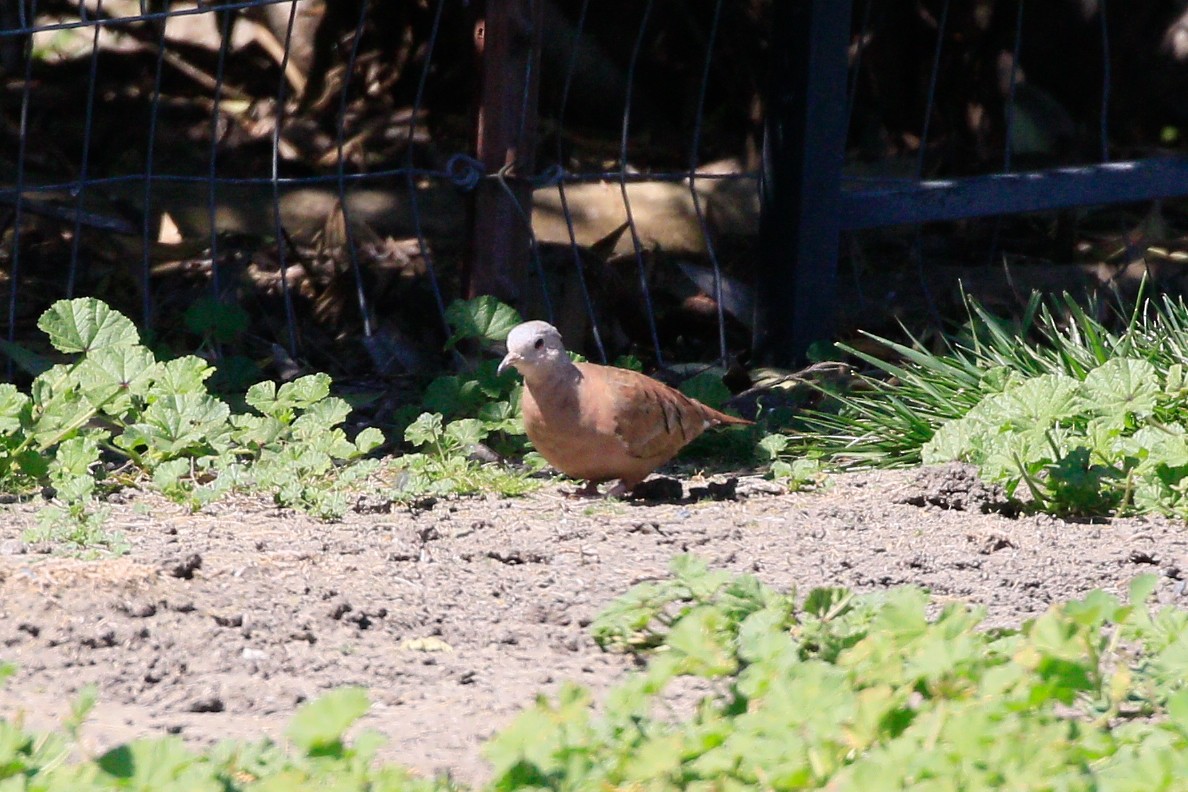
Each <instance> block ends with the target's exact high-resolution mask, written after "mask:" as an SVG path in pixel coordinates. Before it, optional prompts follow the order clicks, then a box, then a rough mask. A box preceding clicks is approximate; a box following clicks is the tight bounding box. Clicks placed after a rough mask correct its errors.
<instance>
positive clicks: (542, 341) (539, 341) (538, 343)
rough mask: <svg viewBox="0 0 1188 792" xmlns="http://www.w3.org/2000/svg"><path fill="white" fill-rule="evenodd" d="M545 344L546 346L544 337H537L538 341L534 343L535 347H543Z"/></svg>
mask: <svg viewBox="0 0 1188 792" xmlns="http://www.w3.org/2000/svg"><path fill="white" fill-rule="evenodd" d="M543 346H544V339H543V338H538V339H536V343H535V344H533V345H532V347H533V349H540V348H541V347H543Z"/></svg>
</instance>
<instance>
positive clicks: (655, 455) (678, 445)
mask: <svg viewBox="0 0 1188 792" xmlns="http://www.w3.org/2000/svg"><path fill="white" fill-rule="evenodd" d="M509 367H511V368H514V369H516V370H517V371H519V372H520V374H521V375H522V376H523V377H524V390H523V395H522V396H521V402H520V404H521V408H522V412H523V415H524V431H525V432H526V433H527V435H528V439H529V440H531V441H532V444H533V445H534V446H536V450H537V451H539V452H540V454H541V456H543V457H544V458H545V459H546V460H548V462H549V464H551V465H552V466H553V467H555V468H557V469H558V470H560V471H561V472H562V473H564V474H565V475H567V476H570V477H571V478H575V479H585V480H586V482H587V484H586V486H585V487H584V488H582V489H581V490H578V491H577V493H575V494H578V495H596V494H597V493H598V485H599V484H600V483H602V482H605V481H612V480H615V479H618V482H619V483H618V484H617V485H616V486H615V487H613V488H612V489H611V490H610V492H608V493H607V494H608V495H623V494H626V493H627V492H629V491H631V490H632V489H634V488H635V486H636V485H637V484H639V483H640V482H641V481H643V480H644V479H645V478H646V477H647V476H648V474H649V473H651V472H652V471H653V470H655V469H656V468H658V467H660V466H661V465H663V464H664V463H665V462H667V461H668V460H670V459H672V458H673V457H674V456H676V454H677V452H678V451H680V450H681V449H682V448H683V447H684V446H685V445H687V444H688V443H689V442H690V441H692V440H693V439H694V438H696V437H697V436H698V435H700V434H701V433H702V432H704V431H705V430H706V429H709V428H710V427H714V426H720V425H724V424H736V425H749V424H750V423H751V421H748V420H745V419H743V418H735V417H734V416H731V415H726V414H725V413H721V412H718V411H717V410H714V409H712V408H710V407H707V406H706V405H704V404H702V403H701V402H699V401H697V400H696V399H691V398H689V397H688V396H686V395H684V394H683V393H681V392H680V391H678V390H675V389H673V388H670V387H668V386H667V385H665V384H664V383H662V382H659V381H657V380H654V379H652V378H651V377H648V376H646V375H644V374H640V373H639V372H637V371H630V370H628V369H621V368H615V367H613V366H600V365H597V364H595V363H574V362H573V361H572V360H570V359H569V355H567V354H566V352H565V347H564V346H563V345H562V344H561V334H560V333H559V332H557V328H555V327H553V326H552V325H551V324H548V323H547V322H540V321H533V322H524V323H523V324H520V325H517V326H516V327H514V328H513V329H512V331H511V333H509V334H508V336H507V355H506V356H505V357H504V358H503V360H502V361H500V363H499V369H498V370H499V372H500V373H502V372H504V371H506V370H507V369H508V368H509Z"/></svg>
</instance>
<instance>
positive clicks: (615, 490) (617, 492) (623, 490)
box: [606, 481, 631, 498]
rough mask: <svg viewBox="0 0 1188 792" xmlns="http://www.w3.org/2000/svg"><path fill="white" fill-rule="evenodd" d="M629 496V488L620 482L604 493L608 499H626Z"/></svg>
mask: <svg viewBox="0 0 1188 792" xmlns="http://www.w3.org/2000/svg"><path fill="white" fill-rule="evenodd" d="M630 494H631V488H630V487H628V486H627V485H626V484H624V483H623V482H621V481H620V482H619V483H618V484H616V485H615V486H613V487H611V488H610V489H608V490H607V491H606V497H608V498H626V497H627V496H628V495H630Z"/></svg>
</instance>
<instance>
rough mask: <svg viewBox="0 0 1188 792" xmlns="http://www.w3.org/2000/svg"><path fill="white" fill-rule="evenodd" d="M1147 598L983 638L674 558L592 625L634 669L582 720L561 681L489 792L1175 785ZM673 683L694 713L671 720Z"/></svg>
mask: <svg viewBox="0 0 1188 792" xmlns="http://www.w3.org/2000/svg"><path fill="white" fill-rule="evenodd" d="M1154 583H1155V579H1154V578H1153V577H1146V578H1140V579H1139V580H1138V581H1136V584H1135V585H1134V586H1133V587H1132V595H1131V601H1130V603H1128V604H1124V603H1122V602H1120V601H1119V600H1118V599H1117V598H1115V597H1113V596H1111V595H1107V594H1104V593H1102V592H1094V593H1092V594H1090V595H1089V596H1087V597H1086V598H1085V599H1084V600H1080V601H1076V602H1071V603H1068V604H1065V605H1061V606H1055V607H1053V608H1052V609H1051V610H1050V611H1048V612H1047V613H1046V614H1044V615H1043V616H1041V617H1039V618H1037V619H1035V620H1033V621H1030V622H1028V623H1027V624H1025V625H1024V626H1023V628H1022V629H1020V630H1018V631H1010V630H986V629H984V628H982V627H981V618H982V614H981V613H980V612H979V611H977V610H971V609H969V608H967V607H966V606H964V605H958V604H953V603H950V604H947V605H944V606H943V607H940V608H939V610H936V609H935V608H934V607H933V606H931V605H930V603H929V598H928V596H927V595H926V594H924V593H923V592H920V591H918V590H914V589H897V590H893V591H889V592H886V593H881V594H876V595H854V594H851V593H849V592H846V591H844V590H840V589H820V590H816V591H813V592H811V593H810V594H809V595H808V596H807V597H805V598H804V599H803V600H799V601H798V600H797V598H796V597H795V596H793V595H789V594H784V593H780V592H776V591H773V590H771V589H769V588H767V587H765V586H763V585H762V584H760V583H759V582H758V581H757V580H755V579H754V578H752V577H749V576H743V577H732V576H729V575H727V574H724V573H721V572H716V571H710V570H708V569H707V568H706V567H705V565H704V564H702V563H700V562H698V561H695V560H692V559H689V558H680V559H677V560H676V561H674V565H673V577H672V578H671V579H669V580H664V581H658V582H648V583H643V584H641V585H639V586H637V587H635V588H634V589H632V590H631V591H630V592H629V593H628V594H627V595H626V596H624V597H623V598H621V599H620V600H619V601H617V602H616V603H615V604H613V605H612V606H611V607H610V608H609V609H608V610H607V611H606V612H605V613H603V615H602V616H601V617H600V618H599V619H598V620H597V621H596V622H595V624H594V631H595V637H596V638H597V639H598V641H599V642H600V643H601V644H602V645H603V646H605V647H608V648H613V649H618V650H620V651H629V652H633V653H638V654H640V655H641V657H642V658H643V659H644V660H646V667H645V669H644V670H643V671H642V672H640V673H637V674H635V675H633V676H631V677H629V678H628V679H627V680H626V681H624V682H623V683H621V684H620V685H619V686H618V687H617V688H615V689H614V690H613V691H611V693H610V694H609V695H608V696H607V697H606V700H605V703H604V705H603V706H601V707H599V708H598V709H595V708H594V707H593V706H592V699H591V696H590V694H589V693H588V692H586V691H584V690H582V689H581V688H578V687H575V686H569V687H566V688H564V689H563V690H562V691H561V693H560V694H559V695H558V696H557V698H556V699H554V700H548V699H544V698H541V699H540V700H538V702H537V704H536V706H535V707H532V708H531V709H529V710H528V711H526V712H525V713H523V714H522V715H521V716H520V717H519V718H518V720H517V721H516V722H515V723H514V724H513V725H512V726H511V727H509V728H508V729H506V730H505V731H504V732H502V733H501V734H499V735H498V736H497V737H496V738H495V739H494V740H493V741H492V742H491V743H490V744H489V745H488V756H489V758H490V759H491V761H492V763H493V764H494V766H495V771H496V778H495V781H494V783H493V785H492V786H493V788H494V789H500V790H510V789H522V788H529V787H531V788H549V789H600V788H601V789H617V788H632V789H653V790H655V789H688V788H694V789H740V790H741V789H756V788H762V789H871V790H907V789H912V790H915V789H936V790H958V789H960V790H990V789H1004V788H1006V789H1062V790H1104V789H1109V790H1122V789H1135V790H1137V789H1143V790H1171V789H1176V788H1178V786H1177V785H1179V784H1180V783H1182V782H1181V780H1180V779H1182V778H1183V774H1184V773H1185V772H1188V719H1186V717H1188V697H1186V696H1185V694H1184V692H1183V691H1181V690H1180V686H1181V680H1182V677H1176V676H1175V675H1176V674H1179V673H1182V672H1183V671H1184V670H1185V669H1186V668H1188V665H1185V663H1188V652H1186V651H1185V649H1184V647H1185V646H1188V643H1186V642H1185V635H1188V633H1186V632H1185V631H1186V630H1188V614H1186V613H1185V612H1184V611H1181V610H1178V609H1171V608H1168V609H1164V610H1161V611H1159V612H1157V613H1152V612H1150V611H1149V610H1148V609H1147V608H1146V607H1145V605H1144V604H1143V602H1144V600H1145V598H1146V597H1147V596H1148V595H1149V594H1150V592H1151V590H1152V589H1153V587H1154ZM930 613H934V614H935V615H933V616H932V617H930V616H929V614H930ZM1165 657H1167V658H1168V659H1167V661H1166V664H1165V663H1164V661H1163V660H1162V658H1165ZM688 677H692V678H694V679H696V680H700V682H701V684H699V685H696V686H695V687H694V689H696V690H702V691H705V692H704V694H703V695H702V698H701V700H700V701H699V702H698V703H697V704H696V706H693V707H688V706H684V705H683V706H680V707H679V708H673V707H671V706H670V705H669V702H671V701H672V697H674V696H676V695H678V694H677V689H678V688H679V689H681V690H686V691H687V690H688V689H689V685H687V684H681V685H678V684H677V682H678V680H679V679H681V678H688ZM677 713H684V714H683V715H678V714H677Z"/></svg>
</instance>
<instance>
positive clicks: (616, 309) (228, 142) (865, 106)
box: [0, 0, 1188, 375]
mask: <svg viewBox="0 0 1188 792" xmlns="http://www.w3.org/2000/svg"><path fill="white" fill-rule="evenodd" d="M1184 30H1188V26H1186V24H1185V23H1184V20H1183V18H1182V16H1181V12H1180V11H1179V10H1178V8H1177V7H1176V4H1175V3H1170V2H1167V3H1156V4H1147V5H1144V6H1143V8H1142V9H1140V10H1138V11H1135V10H1134V9H1128V8H1125V7H1123V5H1122V4H1120V3H1110V4H1108V5H1107V3H1106V2H1105V1H1104V0H1086V1H1085V2H1082V1H1081V0H1076V1H1075V2H1074V1H1073V0H1061V1H1060V2H1053V3H1027V2H1026V0H1012V1H1009V2H1008V0H984V1H983V2H978V3H953V2H951V0H919V1H918V2H896V1H893V0H856V2H855V3H854V4H853V6H852V7H851V5H850V4H837V3H831V2H828V1H827V0H811V2H805V3H800V4H778V3H770V2H765V1H764V0H754V2H748V3H728V2H724V0H695V1H694V2H684V3H681V2H675V1H672V0H646V2H643V3H633V2H626V1H625V0H624V1H623V2H606V3H592V2H590V0H550V1H549V2H544V0H515V2H510V1H509V2H500V3H495V2H491V3H487V4H481V3H465V2H459V1H458V0H419V2H409V3H373V2H367V1H366V0H353V1H352V2H335V3H329V2H326V0H252V1H251V2H217V3H210V2H206V3H184V2H172V1H169V0H153V1H152V2H149V0H83V2H66V1H65V0H20V1H19V2H16V1H14V2H11V3H5V4H4V5H3V7H2V9H0V69H2V74H3V90H2V92H0V123H2V126H0V136H2V138H3V148H2V149H0V151H2V153H0V219H2V221H3V222H2V224H0V231H2V232H3V237H2V238H0V267H2V270H3V274H4V277H5V281H6V283H5V287H6V295H5V297H6V299H5V301H4V303H3V306H2V309H3V315H2V320H3V326H4V332H5V338H6V339H7V347H6V348H8V349H9V350H10V352H11V351H12V350H13V349H14V346H13V345H14V344H28V343H36V342H35V339H36V336H37V333H36V330H35V325H34V322H35V319H36V317H37V316H38V315H39V314H40V312H41V311H42V310H43V309H44V308H45V307H46V306H48V304H50V303H51V302H53V301H54V300H56V299H59V298H61V297H65V296H74V295H81V294H97V295H99V296H102V297H103V298H104V299H106V300H108V301H109V302H111V303H112V304H113V305H115V306H116V307H118V308H120V309H121V310H124V311H125V312H126V313H128V314H129V315H132V316H135V317H137V318H138V319H139V321H140V323H141V325H142V326H143V327H144V328H146V329H147V330H148V331H149V332H150V334H151V337H152V338H153V339H154V342H155V343H157V344H159V345H160V346H162V347H165V348H174V349H178V348H187V349H189V348H193V347H194V346H195V345H201V346H202V348H203V349H205V350H206V351H207V353H208V354H210V355H212V356H218V357H220V358H224V359H227V358H230V359H232V360H235V359H239V360H241V361H243V360H246V361H249V362H250V361H252V360H255V361H258V360H259V359H261V358H265V357H269V358H275V359H280V360H284V359H290V360H291V359H293V358H300V359H302V360H304V361H306V362H307V363H308V365H310V366H313V367H319V368H326V369H328V370H331V371H336V372H339V373H362V372H372V371H378V372H381V373H383V374H400V373H406V372H412V373H416V372H421V371H425V370H428V369H431V368H433V367H435V366H436V365H438V364H439V363H440V362H441V357H440V356H441V354H442V353H441V350H442V348H443V343H444V341H445V339H446V338H447V337H448V334H449V328H448V327H447V311H446V309H447V306H448V305H449V304H450V302H451V301H453V300H454V299H457V298H464V297H470V296H474V295H476V294H482V293H492V294H495V295H496V296H498V297H500V298H502V299H505V300H508V301H510V302H512V303H514V304H515V305H516V307H517V308H519V309H520V311H521V313H522V314H523V315H524V316H525V317H533V318H544V319H547V320H549V321H552V322H553V323H554V324H556V325H558V327H560V329H561V330H562V332H563V335H565V337H566V339H567V341H568V342H569V343H570V345H571V346H573V347H575V348H584V349H585V350H586V351H587V352H588V353H589V354H590V355H591V356H593V357H596V358H600V359H609V358H613V357H615V356H617V355H618V354H620V353H624V352H634V353H636V354H639V355H641V356H643V357H646V358H647V359H648V362H649V363H650V364H653V365H656V366H663V365H665V364H667V363H670V362H672V361H676V360H697V361H704V362H709V361H719V362H730V361H731V360H733V359H735V358H736V357H737V356H738V355H739V354H740V353H741V354H744V355H745V354H747V352H748V350H750V349H751V347H752V342H753V341H758V342H759V343H760V344H761V345H765V346H766V347H767V349H768V350H769V351H770V350H771V349H773V348H774V349H775V350H776V352H777V354H775V355H774V357H776V358H780V357H783V358H785V359H787V358H789V357H796V356H799V355H801V354H802V353H803V352H804V351H805V349H806V348H807V346H808V342H809V341H811V340H814V339H820V338H822V337H823V336H824V337H828V336H829V335H830V334H831V332H832V329H831V328H833V327H836V326H840V327H841V329H842V331H843V332H845V331H846V330H847V329H849V328H852V327H854V326H856V325H857V324H859V323H860V322H859V320H858V319H856V318H855V317H859V318H861V319H864V320H865V319H869V318H870V317H871V316H874V315H876V314H882V313H885V314H887V315H892V316H894V315H896V314H898V316H899V317H900V318H902V317H903V316H904V315H905V313H908V314H910V313H911V312H913V311H914V312H916V313H935V311H936V307H935V305H934V303H935V300H934V299H932V297H933V296H934V295H932V294H931V293H930V292H929V288H930V287H929V284H930V283H931V282H932V281H931V273H932V272H933V271H935V270H938V269H944V267H945V266H955V265H960V266H965V265H966V264H973V263H977V264H981V265H983V266H984V265H985V264H993V265H995V266H999V265H1001V263H1002V262H1003V261H1004V260H1007V259H1010V260H1034V259H1043V260H1045V261H1088V260H1094V257H1096V260H1106V261H1107V263H1108V261H1109V260H1111V259H1110V256H1111V255H1113V254H1110V253H1108V251H1107V252H1103V250H1105V249H1107V248H1110V246H1111V245H1113V246H1114V247H1117V245H1116V244H1114V242H1116V241H1117V240H1119V239H1121V240H1123V244H1122V246H1121V247H1122V249H1124V250H1125V251H1130V253H1129V254H1124V255H1123V256H1122V258H1123V259H1125V260H1126V261H1131V260H1132V259H1134V258H1135V256H1136V255H1137V254H1135V253H1134V251H1136V250H1139V249H1140V248H1141V251H1140V252H1144V253H1145V252H1149V250H1150V246H1149V245H1148V246H1146V247H1144V246H1143V245H1141V244H1138V241H1141V240H1138V237H1136V235H1135V233H1134V229H1135V228H1136V224H1135V222H1134V219H1133V217H1132V215H1134V213H1135V211H1136V210H1132V209H1128V208H1124V209H1123V210H1120V211H1121V212H1122V213H1123V215H1125V216H1122V215H1119V214H1118V213H1115V214H1113V215H1109V216H1108V219H1107V220H1103V219H1102V217H1103V215H1094V216H1093V217H1092V218H1090V221H1088V222H1087V221H1086V215H1083V214H1079V215H1069V214H1068V213H1067V212H1065V211H1064V210H1066V209H1067V208H1068V207H1073V206H1080V205H1085V204H1114V203H1117V202H1119V201H1139V200H1142V199H1147V198H1161V197H1168V196H1174V195H1180V194H1183V193H1184V192H1185V191H1186V190H1188V188H1185V186H1184V185H1188V168H1185V166H1184V164H1183V161H1182V160H1180V159H1178V158H1173V157H1168V156H1166V155H1167V154H1168V153H1169V152H1174V151H1175V150H1176V149H1177V147H1178V145H1179V129H1180V127H1181V123H1182V122H1183V123H1188V119H1182V118H1181V114H1182V111H1181V110H1180V104H1181V103H1179V102H1178V101H1177V100H1176V99H1175V97H1176V96H1178V95H1180V94H1178V93H1177V92H1178V90H1179V88H1181V87H1183V86H1184V85H1188V81H1185V79H1184V77H1183V74H1182V72H1183V71H1184V68H1183V63H1184V58H1185V54H1186V53H1188V46H1184V45H1183V41H1185V40H1188V34H1185V33H1184V32H1183V31H1184ZM1153 155H1158V157H1156V156H1153ZM760 182H762V185H760ZM760 186H762V199H763V202H764V207H763V211H761V207H760V203H761V195H760V192H761V191H760ZM1040 210H1049V211H1053V212H1054V213H1053V214H1052V215H1050V216H1046V218H1041V219H1036V217H1035V216H1033V215H1026V216H1022V213H1028V212H1035V211H1040ZM1137 211H1138V213H1139V215H1140V216H1142V217H1146V216H1147V210H1146V209H1145V208H1144V209H1141V210H1137ZM1162 211H1163V212H1164V215H1166V213H1167V212H1168V211H1170V210H1168V209H1167V208H1166V207H1164V208H1163V210H1162ZM1126 213H1129V214H1126ZM761 216H762V220H763V222H762V226H763V228H760V225H761V223H760V219H761ZM972 218H986V219H984V220H973V219H972ZM938 222H943V223H945V225H937V223H938ZM905 226H906V227H907V230H906V231H904V230H902V229H903V228H904V227H905ZM1087 226H1091V227H1089V228H1088V230H1086V229H1087ZM1107 226H1108V233H1106V231H1105V230H1103V229H1105V228H1106V227H1107ZM1070 227H1071V228H1072V231H1070V230H1069V229H1070ZM889 228H890V229H891V230H886V229H889ZM1086 240H1088V242H1086ZM1136 240H1138V241H1136ZM1086 245H1087V247H1086ZM1164 247H1165V248H1166V249H1167V250H1170V248H1169V247H1167V246H1164ZM1171 252H1174V251H1171ZM1169 255H1170V253H1169ZM1128 256H1129V258H1128ZM1140 257H1141V256H1140ZM1116 258H1117V257H1116V256H1115V259H1116ZM975 259H976V260H977V261H976V262H975ZM1149 260H1150V256H1149V255H1148V256H1147V261H1148V263H1149ZM839 262H840V265H841V268H840V269H839ZM937 265H939V266H937ZM888 272H893V273H894V274H895V275H896V276H897V277H899V276H903V277H906V278H908V279H914V280H915V282H916V284H915V285H913V286H911V288H912V289H915V290H918V291H920V292H922V293H923V294H924V296H925V297H926V299H925V302H924V307H923V308H920V307H919V306H912V307H908V308H904V307H903V306H902V305H899V304H894V299H892V298H888V297H887V296H886V295H887V294H891V293H898V294H902V292H903V291H904V290H905V288H906V287H905V286H904V284H903V282H902V278H901V281H897V282H895V283H891V284H890V285H888V284H887V283H885V282H884V281H886V278H885V277H884V276H886V275H887V273H888ZM850 273H852V274H853V276H854V277H853V278H852V279H844V277H843V276H844V275H845V274H850ZM904 273H907V275H906V276H904V275H903V274H904ZM839 278H840V279H842V280H840V283H841V285H840V287H839V286H838V283H839ZM880 279H882V280H880ZM838 291H840V296H841V300H840V301H839V300H836V299H835V295H836V293H837V292H838ZM781 353H782V354H781ZM792 353H795V354H792ZM10 360H12V358H11V357H10ZM245 365H246V363H245ZM278 365H280V364H278ZM11 374H12V364H11V363H10V375H11Z"/></svg>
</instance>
